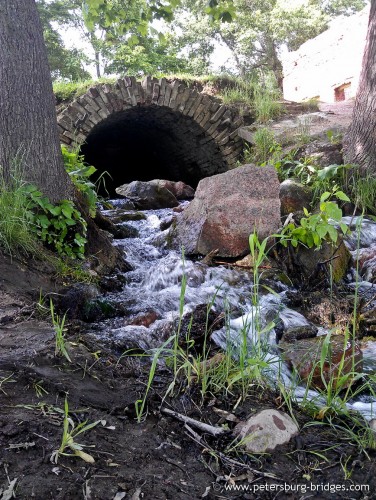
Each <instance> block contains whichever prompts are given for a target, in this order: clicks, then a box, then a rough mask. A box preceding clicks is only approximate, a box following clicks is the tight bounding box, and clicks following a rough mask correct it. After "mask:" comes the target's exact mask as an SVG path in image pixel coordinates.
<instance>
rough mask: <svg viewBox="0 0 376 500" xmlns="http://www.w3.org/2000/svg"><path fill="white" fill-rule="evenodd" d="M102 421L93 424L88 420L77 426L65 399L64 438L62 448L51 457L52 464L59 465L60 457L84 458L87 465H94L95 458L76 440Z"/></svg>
mask: <svg viewBox="0 0 376 500" xmlns="http://www.w3.org/2000/svg"><path fill="white" fill-rule="evenodd" d="M99 422H100V420H97V421H96V422H92V423H91V424H88V423H87V420H85V421H84V422H81V423H80V424H78V425H77V426H76V425H75V423H74V421H73V419H72V418H71V417H70V416H69V406H68V400H67V398H65V402H64V420H63V436H62V439H61V444H60V448H59V449H58V450H55V451H54V452H53V453H52V455H51V462H53V463H55V464H57V462H58V459H59V457H60V456H66V457H74V456H76V457H79V458H82V460H84V461H85V462H87V463H90V464H92V463H94V458H93V457H92V456H91V455H89V454H88V453H86V452H84V451H83V448H84V445H82V444H80V443H77V442H76V441H75V438H76V437H77V436H78V435H80V434H83V433H84V432H87V431H89V430H90V429H92V428H93V427H95V426H96V425H98V424H99ZM67 449H69V450H70V451H71V453H67V451H66V450H67Z"/></svg>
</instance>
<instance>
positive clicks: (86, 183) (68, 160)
mask: <svg viewBox="0 0 376 500" xmlns="http://www.w3.org/2000/svg"><path fill="white" fill-rule="evenodd" d="M61 152H62V154H63V160H64V166H65V170H66V171H67V172H68V174H69V176H70V178H71V179H72V181H73V184H74V185H75V186H76V188H77V189H78V190H79V191H80V192H81V193H82V194H83V195H84V196H85V199H86V201H87V204H88V208H89V214H90V217H95V212H96V202H97V200H98V196H97V193H96V190H95V184H94V183H93V182H91V181H90V180H89V178H90V177H91V176H92V175H93V174H94V173H95V172H96V170H97V169H96V168H95V167H93V166H91V165H86V164H85V162H84V157H83V156H82V155H80V154H79V153H78V152H77V151H69V149H68V148H67V147H66V146H64V145H62V146H61Z"/></svg>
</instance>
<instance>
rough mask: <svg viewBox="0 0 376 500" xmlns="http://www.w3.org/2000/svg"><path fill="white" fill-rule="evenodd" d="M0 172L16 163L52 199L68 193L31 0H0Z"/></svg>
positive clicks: (44, 57) (70, 189)
mask: <svg viewBox="0 0 376 500" xmlns="http://www.w3.org/2000/svg"><path fill="white" fill-rule="evenodd" d="M0 167H1V171H0V175H1V174H2V175H3V176H4V178H5V179H6V180H7V179H9V178H10V176H11V175H12V173H13V171H14V169H15V168H17V170H18V173H19V175H22V178H23V180H25V181H27V182H31V183H34V184H36V185H37V186H38V188H39V189H41V191H43V193H44V194H46V195H47V196H48V197H49V198H50V200H51V201H53V202H56V201H58V200H61V199H65V198H72V196H73V185H72V183H71V181H70V179H69V176H68V174H67V173H66V172H65V169H64V165H63V159H62V155H61V151H60V142H59V135H58V128H57V122H56V111H55V98H54V95H53V91H52V83H51V76H50V70H49V67H48V61H47V52H46V48H45V44H44V41H43V33H42V26H41V23H40V19H39V16H38V12H37V8H36V4H35V1H34V0H1V1H0Z"/></svg>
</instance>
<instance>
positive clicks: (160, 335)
mask: <svg viewBox="0 0 376 500" xmlns="http://www.w3.org/2000/svg"><path fill="white" fill-rule="evenodd" d="M118 203H119V202H118V201H116V200H115V201H114V205H116V204H118ZM142 213H143V214H144V216H145V218H143V219H141V220H137V221H135V220H133V221H127V222H126V224H127V225H129V226H133V227H134V228H136V229H137V231H138V236H137V237H134V238H127V239H122V240H115V242H114V244H115V245H117V246H119V247H120V248H121V249H123V250H124V253H125V258H126V260H127V262H128V263H130V264H131V265H132V268H133V270H132V271H128V272H127V273H125V274H124V277H125V284H124V286H123V289H122V291H121V292H117V293H116V294H114V295H113V296H112V297H111V299H112V300H113V301H116V302H117V303H118V304H121V308H122V310H123V311H124V312H125V314H124V316H123V317H118V318H115V319H109V320H105V321H103V322H101V323H99V324H97V325H96V326H95V328H94V329H93V330H92V331H91V332H90V333H91V334H92V335H94V336H96V337H97V338H100V339H101V340H102V341H103V342H108V343H109V344H110V345H111V346H112V347H113V348H115V349H117V350H118V351H119V352H123V351H125V350H127V349H133V348H137V349H142V350H149V349H152V348H155V347H158V346H160V345H161V344H162V343H163V341H165V340H166V339H168V338H169V337H170V335H171V333H172V331H173V328H174V327H173V325H174V322H176V321H177V319H178V316H179V303H180V300H181V283H182V277H183V275H185V276H186V279H187V287H186V291H185V295H184V314H185V313H188V312H192V311H193V310H194V309H195V308H196V307H197V306H198V305H200V304H207V303H213V308H214V310H215V311H216V312H218V313H221V312H223V311H227V313H228V316H229V320H228V322H227V325H226V327H224V328H221V329H219V330H217V331H215V332H214V333H213V334H212V337H211V338H212V340H213V341H214V342H215V343H217V344H218V345H219V346H220V347H222V348H224V349H225V348H228V347H229V345H230V346H231V348H233V349H234V352H235V351H236V348H237V347H239V344H240V339H241V332H243V335H244V332H245V335H246V336H247V339H248V342H249V345H250V346H252V345H255V343H256V342H257V338H258V333H257V332H258V331H260V326H261V328H262V329H264V333H263V340H264V341H265V342H267V344H268V346H269V347H268V352H267V353H266V354H265V359H268V360H269V361H270V362H271V366H272V367H273V366H274V367H275V368H274V369H275V375H277V372H278V374H279V375H280V376H281V377H282V379H283V380H284V383H285V384H286V385H289V384H290V383H291V374H290V372H289V370H288V369H287V367H286V366H283V364H282V363H281V362H280V358H279V355H278V349H277V348H276V342H277V341H276V331H275V325H273V323H272V322H273V321H274V322H275V323H277V322H282V324H283V326H284V328H285V329H286V328H291V327H294V326H302V325H309V324H310V323H309V321H308V320H307V319H306V318H305V317H304V316H303V315H301V314H300V313H298V312H297V311H294V310H292V309H290V308H288V307H287V306H286V304H285V303H286V291H287V286H286V285H284V284H283V283H280V282H278V281H275V282H274V283H273V290H274V293H265V294H264V295H262V296H261V298H260V302H259V304H258V307H257V310H256V309H255V306H253V305H252V290H253V281H252V277H251V273H249V272H247V271H246V270H242V269H240V268H236V269H234V268H228V267H226V266H223V265H220V266H211V267H209V266H207V265H205V264H204V263H203V262H200V261H199V260H191V259H188V258H183V256H182V255H181V254H180V253H178V252H176V251H174V250H168V249H167V248H166V239H167V235H168V230H165V231H162V230H161V229H160V225H161V222H162V221H164V220H166V219H168V218H170V217H172V215H173V211H172V210H171V209H163V210H148V211H144V212H142ZM104 214H106V211H104ZM344 222H345V223H346V224H348V225H350V226H353V229H354V228H355V231H354V232H353V233H350V234H349V236H348V237H347V238H346V245H347V246H348V248H349V250H350V252H351V253H352V255H353V257H354V258H357V257H359V256H360V255H361V254H362V252H363V254H365V257H364V258H363V261H364V262H365V264H364V263H363V264H362V269H361V268H360V267H359V273H358V275H357V274H356V270H355V268H354V269H353V271H352V272H351V273H350V274H349V276H348V281H349V282H350V284H349V286H351V281H352V286H353V287H354V286H355V285H356V283H358V284H359V283H360V293H363V294H364V295H365V296H367V297H371V299H370V300H372V297H373V296H375V288H376V287H375V285H373V284H372V283H371V282H370V280H371V279H372V277H373V276H375V275H376V272H375V267H376V266H374V267H373V268H372V266H371V265H370V266H368V267H367V259H366V257H367V252H369V253H370V255H372V250H373V247H374V246H376V224H375V223H374V222H372V221H369V220H364V221H363V222H362V226H361V229H359V230H357V227H359V225H358V226H356V223H357V220H356V219H350V218H344ZM370 249H371V252H370ZM373 255H375V252H373ZM371 260H372V258H371ZM256 318H257V327H256V321H255V319H256ZM325 333H327V330H324V329H323V328H319V334H325ZM363 354H364V372H367V373H376V344H375V343H373V342H370V343H368V344H367V345H366V346H365V348H364V350H363ZM304 392H305V388H304V387H300V388H297V389H296V391H295V395H296V397H297V399H299V398H301V397H303V394H304ZM309 395H310V396H311V397H316V396H317V393H315V391H309ZM374 405H375V413H376V399H373V398H372V397H370V396H369V395H367V396H363V397H362V398H358V400H357V401H354V402H353V403H352V404H351V405H350V406H351V407H353V408H354V409H357V410H359V411H361V412H362V414H363V415H364V416H365V417H366V418H373V416H374V412H373V406H374Z"/></svg>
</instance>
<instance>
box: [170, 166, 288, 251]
mask: <svg viewBox="0 0 376 500" xmlns="http://www.w3.org/2000/svg"><path fill="white" fill-rule="evenodd" d="M279 226H280V201H279V181H278V177H277V173H276V170H275V169H274V168H273V167H256V166H254V165H243V166H241V167H238V168H236V169H234V170H229V171H228V172H225V173H223V174H218V175H213V176H212V177H206V178H205V179H202V180H201V181H200V182H199V184H198V187H197V190H196V195H195V198H194V200H193V201H192V202H191V203H190V205H189V206H188V207H187V208H186V209H185V210H184V212H182V213H181V214H179V215H178V217H177V221H176V225H175V228H174V230H173V234H172V239H173V240H174V241H175V242H177V243H178V244H180V245H182V246H184V249H185V252H186V253H187V254H202V255H207V254H208V253H210V252H212V251H214V250H218V253H217V255H218V256H220V257H240V256H243V255H245V254H246V253H247V252H249V243H248V239H249V235H250V234H251V233H252V232H253V231H255V230H256V231H257V233H258V237H259V239H260V240H262V239H264V238H266V237H267V236H270V235H271V234H273V233H274V232H276V231H277V229H278V228H279Z"/></svg>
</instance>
